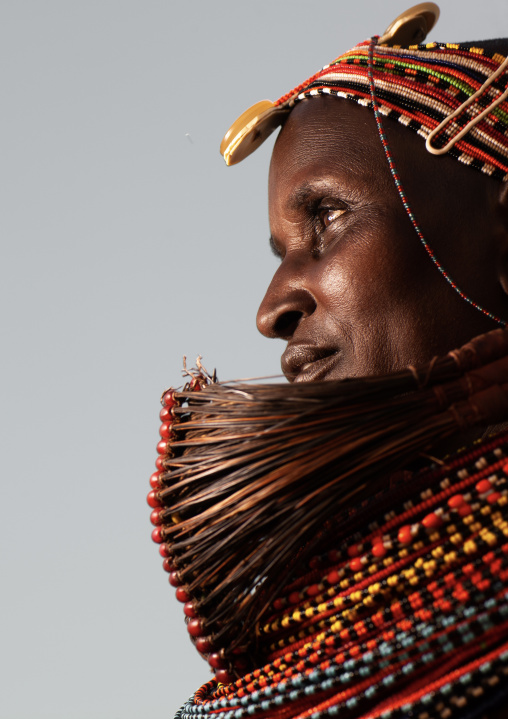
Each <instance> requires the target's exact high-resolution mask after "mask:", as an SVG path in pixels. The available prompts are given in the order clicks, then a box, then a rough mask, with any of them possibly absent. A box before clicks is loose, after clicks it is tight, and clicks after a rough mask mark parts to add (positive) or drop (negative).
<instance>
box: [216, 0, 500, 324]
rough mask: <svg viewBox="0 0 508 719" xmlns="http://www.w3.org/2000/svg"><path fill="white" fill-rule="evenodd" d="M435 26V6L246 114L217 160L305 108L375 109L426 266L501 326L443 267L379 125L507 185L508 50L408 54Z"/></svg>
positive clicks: (409, 14)
mask: <svg viewBox="0 0 508 719" xmlns="http://www.w3.org/2000/svg"><path fill="white" fill-rule="evenodd" d="M438 17H439V8H438V6H437V5H435V4H434V3H421V4H420V5H415V6H414V7H412V8H410V9H409V10H406V12H404V13H402V15H400V16H399V17H398V18H396V19H395V20H394V22H393V23H392V24H391V25H390V26H389V27H388V29H387V30H386V31H385V33H384V34H383V35H382V36H381V37H379V36H374V37H372V38H371V39H370V40H366V41H365V42H362V43H360V44H359V45H357V46H356V47H354V48H353V49H352V50H349V51H348V52H346V53H344V54H343V55H340V56H339V57H338V58H337V59H336V60H334V61H333V62H331V63H330V64H329V65H325V67H324V68H323V69H322V70H320V71H319V72H317V73H316V74H315V75H312V76H311V77H310V78H309V79H308V80H306V81H305V82H303V83H302V84H300V85H298V86H297V87H295V88H294V89H293V90H291V92H289V93H287V94H285V95H283V96H282V97H281V98H279V99H278V100H277V101H276V102H271V101H270V100H262V101H261V102H258V103H257V104H255V105H253V106H252V107H251V108H249V109H248V110H246V112H244V113H243V114H242V115H240V117H239V118H238V119H237V120H236V121H235V122H234V123H233V125H232V126H231V127H230V129H229V130H228V132H227V133H226V135H225V136H224V138H223V140H222V143H221V147H220V151H221V153H222V154H223V156H224V159H225V160H226V163H227V164H228V165H233V164H235V163H237V162H240V161H241V160H243V159H244V158H245V157H247V155H250V154H251V153H252V152H254V150H255V149H256V148H257V147H259V145H261V144H262V143H263V142H264V140H266V138H267V137H268V136H269V135H270V134H271V133H272V132H273V131H274V130H275V129H276V128H277V127H278V126H279V125H281V124H282V123H283V122H284V119H285V118H286V116H287V115H288V114H289V112H291V110H292V108H293V107H294V105H295V104H296V103H297V102H299V101H301V100H304V99H306V98H311V97H316V96H323V95H330V96H335V97H339V98H344V99H346V100H352V101H354V102H356V103H358V104H359V105H363V106H364V107H368V108H370V109H372V111H373V112H374V115H375V118H376V124H377V127H378V131H379V136H380V139H381V143H382V146H383V150H384V152H385V155H386V159H387V161H388V166H389V168H390V173H391V175H392V178H393V181H394V183H395V187H396V188H397V192H398V193H399V196H400V199H401V201H402V204H403V206H404V209H405V211H406V213H407V215H408V217H409V220H410V221H411V224H412V225H413V228H414V230H415V232H416V234H417V236H418V238H419V240H420V242H421V244H422V245H423V247H424V248H425V250H426V252H427V254H428V255H429V257H430V259H431V260H432V262H433V263H434V265H435V266H436V267H437V269H438V270H439V272H440V273H441V275H442V276H443V277H444V279H445V280H446V281H447V282H448V284H449V285H450V286H451V288H452V289H453V290H454V291H455V292H456V293H457V294H458V295H459V296H460V297H461V298H462V299H463V300H465V301H466V302H467V303H468V304H469V305H471V307H473V308H474V309H476V310H478V311H479V312H481V313H482V314H483V315H485V316H486V317H488V318H489V319H491V320H493V321H494V322H496V323H497V324H500V325H502V326H505V325H506V321H505V320H504V319H502V318H500V317H498V316H497V315H495V314H493V313H492V312H490V311H489V310H488V309H486V308H485V307H482V306H481V305H479V304H478V303H477V302H476V301H475V300H474V299H473V298H471V297H470V296H469V295H468V294H467V293H466V292H463V291H462V289H461V288H460V287H459V285H458V284H457V283H456V282H455V281H454V279H453V278H452V277H451V276H450V274H449V273H448V272H447V270H446V269H445V268H444V267H443V266H442V264H441V263H440V261H439V259H438V258H437V256H436V254H435V252H434V251H433V249H432V248H431V246H430V245H429V243H428V242H427V240H426V238H425V236H424V234H423V231H422V229H421V227H420V225H419V224H418V221H417V219H416V217H415V215H414V213H413V210H412V208H411V206H410V203H409V200H408V197H407V195H406V193H405V190H404V187H403V185H402V180H401V177H400V174H399V173H398V171H397V167H396V165H395V162H394V159H393V156H392V153H391V150H390V147H389V145H388V140H387V137H386V134H385V132H384V129H383V124H382V117H383V116H386V117H389V118H392V119H395V120H397V121H398V122H399V123H401V124H402V125H403V126H404V127H407V128H409V129H410V130H412V131H413V132H416V133H417V134H418V135H419V136H420V137H422V138H423V139H425V145H426V148H427V150H428V151H429V152H430V153H431V154H433V155H443V154H448V155H450V156H451V157H454V158H455V159H457V160H459V161H460V162H462V163H464V164H465V165H468V166H470V167H473V168H474V169H476V170H480V171H481V172H483V173H485V174H486V175H488V176H490V177H493V178H495V179H497V180H501V181H507V180H508V57H505V56H504V55H502V54H501V53H500V52H499V51H498V49H499V47H502V48H504V47H506V41H504V40H499V41H487V42H483V43H475V44H474V45H472V44H470V43H468V44H463V45H462V44H458V43H444V44H443V43H436V42H432V43H428V44H413V43H414V42H415V41H416V42H420V43H421V41H423V40H424V39H425V37H426V35H427V33H428V32H429V30H431V29H432V27H433V26H434V24H435V22H436V20H437V18H438Z"/></svg>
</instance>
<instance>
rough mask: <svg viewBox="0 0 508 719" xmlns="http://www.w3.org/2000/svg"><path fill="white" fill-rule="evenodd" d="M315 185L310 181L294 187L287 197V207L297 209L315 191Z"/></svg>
mask: <svg viewBox="0 0 508 719" xmlns="http://www.w3.org/2000/svg"><path fill="white" fill-rule="evenodd" d="M315 191H316V187H315V185H314V184H311V183H310V182H305V183H303V185H300V186H299V187H296V188H295V189H294V190H293V191H292V193H291V194H290V195H289V197H288V199H287V203H286V204H287V207H288V209H289V210H297V209H298V208H299V207H301V205H304V204H306V203H307V202H308V200H309V198H310V197H311V196H312V195H313V194H314V193H315Z"/></svg>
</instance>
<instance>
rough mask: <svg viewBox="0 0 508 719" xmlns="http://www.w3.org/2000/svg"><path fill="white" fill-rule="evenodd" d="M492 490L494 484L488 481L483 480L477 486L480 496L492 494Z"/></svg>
mask: <svg viewBox="0 0 508 719" xmlns="http://www.w3.org/2000/svg"><path fill="white" fill-rule="evenodd" d="M491 489H492V482H490V480H488V479H482V480H481V481H480V482H478V484H477V485H476V491H477V492H479V494H484V492H490V490H491Z"/></svg>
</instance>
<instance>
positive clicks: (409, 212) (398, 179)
mask: <svg viewBox="0 0 508 719" xmlns="http://www.w3.org/2000/svg"><path fill="white" fill-rule="evenodd" d="M376 39H377V38H375V37H374V38H372V40H371V42H370V45H369V65H368V78H369V85H370V96H371V100H372V109H373V111H374V116H375V118H376V125H377V128H378V132H379V137H380V140H381V144H382V146H383V150H384V152H385V155H386V159H387V161H388V166H389V168H390V173H391V175H392V178H393V181H394V183H395V187H396V188H397V192H398V193H399V197H400V199H401V201H402V204H403V206H404V209H405V210H406V212H407V215H408V217H409V220H410V221H411V224H412V225H413V228H414V230H415V232H416V234H417V235H418V239H419V240H420V242H421V243H422V245H423V247H424V248H425V251H426V252H427V254H428V255H429V257H430V259H431V260H432V262H433V263H434V265H435V266H436V267H437V269H438V270H439V272H440V273H441V274H442V276H443V277H444V278H445V280H446V281H447V282H448V284H449V285H450V287H451V288H452V289H453V290H455V292H457V294H458V295H459V296H460V297H461V298H462V299H463V300H464V301H465V302H467V303H468V304H470V305H471V307H474V309H475V310H478V311H479V312H481V313H482V314H484V315H485V316H486V317H489V318H490V319H491V320H494V322H497V323H498V324H500V325H501V326H503V327H504V326H505V325H506V322H505V320H502V319H501V318H500V317H497V316H496V315H494V314H492V313H491V312H489V311H488V310H486V309H485V308H484V307H482V306H481V305H479V304H478V303H477V302H475V301H474V300H472V299H471V298H470V297H468V295H466V294H465V293H464V292H463V291H462V290H461V289H460V287H458V285H457V284H456V283H455V282H454V281H453V279H452V278H451V277H450V275H449V274H448V272H447V271H446V270H445V268H444V267H443V265H442V264H441V263H440V262H439V260H438V258H437V257H436V255H435V253H434V251H433V250H432V248H431V247H430V246H429V244H428V242H427V241H426V239H425V237H424V234H423V232H422V230H421V228H420V225H419V224H418V222H417V220H416V217H415V215H414V212H413V210H412V209H411V206H410V204H409V200H408V198H407V195H406V193H405V191H404V187H403V185H402V180H401V177H400V174H399V173H398V172H397V168H396V166H395V162H394V159H393V155H392V152H391V150H390V146H389V144H388V140H387V138H386V134H385V132H384V129H383V123H382V119H381V112H380V110H379V105H378V102H377V99H376V88H375V83H374V47H375V44H376Z"/></svg>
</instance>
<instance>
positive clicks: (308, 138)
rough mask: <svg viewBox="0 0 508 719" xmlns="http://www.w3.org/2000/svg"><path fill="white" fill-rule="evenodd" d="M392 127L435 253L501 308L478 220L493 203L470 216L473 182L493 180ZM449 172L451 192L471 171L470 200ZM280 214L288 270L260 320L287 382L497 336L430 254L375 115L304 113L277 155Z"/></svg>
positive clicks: (330, 105) (310, 109)
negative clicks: (276, 341)
mask: <svg viewBox="0 0 508 719" xmlns="http://www.w3.org/2000/svg"><path fill="white" fill-rule="evenodd" d="M385 123H386V125H390V132H389V140H390V144H391V146H392V150H393V154H394V157H395V161H396V163H397V164H398V166H399V169H400V170H401V176H402V180H403V183H404V184H405V185H406V191H407V193H408V195H409V199H410V202H411V203H412V204H413V208H414V210H415V213H416V214H417V217H418V221H419V223H420V225H421V227H422V229H423V232H424V234H426V236H427V240H428V242H429V244H430V245H431V247H432V248H433V249H434V251H435V252H436V254H437V255H438V257H440V258H441V259H442V262H443V264H445V267H446V269H447V270H448V272H449V273H450V274H451V275H452V277H453V278H454V279H455V278H457V279H456V281H457V282H459V279H460V281H461V282H462V285H463V286H464V289H465V290H466V291H467V292H468V293H469V294H470V295H472V296H473V297H474V298H475V299H478V301H481V300H483V301H484V302H485V304H488V303H489V302H490V304H491V305H492V304H493V303H494V300H493V299H492V298H490V297H488V298H486V300H484V299H483V296H484V295H485V285H486V283H485V278H488V276H489V273H490V274H491V275H492V282H491V289H492V292H493V291H494V290H493V288H494V286H495V285H496V280H495V274H494V267H493V263H492V262H490V260H489V254H488V253H489V252H492V246H491V243H489V233H488V227H487V226H486V225H487V223H485V216H484V214H483V213H481V212H478V208H479V207H481V202H482V201H483V198H478V197H476V199H477V203H476V208H475V209H476V212H472V211H470V208H469V211H466V212H465V211H464V206H463V205H464V204H465V202H466V201H467V202H468V201H469V199H468V198H469V194H471V193H469V189H468V188H469V185H468V183H471V184H473V185H475V186H476V184H477V183H478V181H481V182H483V185H486V180H485V179H484V178H483V177H481V176H479V180H478V179H477V178H476V175H475V173H474V172H473V171H472V170H470V169H469V170H468V169H466V168H462V167H459V166H458V163H457V162H456V161H455V160H453V159H451V158H440V159H439V160H436V159H435V158H433V157H431V156H430V155H427V153H426V151H425V148H424V145H423V143H422V141H421V140H420V139H419V138H416V137H414V136H413V135H412V134H411V132H409V131H408V130H405V129H402V128H399V127H398V126H397V125H396V123H393V121H392V122H389V121H385ZM439 163H441V164H439ZM456 166H457V167H456ZM438 171H441V172H445V171H446V173H450V174H451V177H452V181H453V180H454V173H456V172H458V173H459V177H460V181H461V182H463V174H461V173H465V174H464V176H465V178H466V180H465V182H466V184H467V185H468V186H467V187H465V188H463V189H464V192H463V193H462V194H461V196H458V197H455V196H454V193H453V190H454V189H455V188H454V187H453V186H451V187H449V186H447V183H446V182H444V181H443V179H442V178H440V177H439V176H438V175H437V172H438ZM429 173H430V175H431V176H430V177H429ZM468 173H469V174H470V175H472V176H473V180H469V176H468ZM478 175H479V173H478ZM483 185H481V187H483ZM446 187H448V190H446V189H444V188H446ZM484 194H486V191H485V192H484ZM464 198H466V199H464ZM269 216H270V228H271V239H270V242H271V245H272V249H273V250H274V252H275V253H276V254H277V256H278V257H280V260H281V263H280V266H279V268H278V270H277V272H276V273H275V275H274V277H273V280H272V282H271V284H270V286H269V288H268V290H267V293H266V295H265V297H264V299H263V302H262V303H261V306H260V308H259V312H258V319H257V322H258V328H259V330H260V331H261V332H262V333H263V334H265V335H266V336H268V337H278V338H281V339H283V340H285V341H286V342H287V347H286V349H285V351H284V353H283V355H282V360H281V363H282V369H283V371H284V374H285V375H286V377H287V378H288V379H289V380H290V381H309V380H322V379H339V378H344V377H351V376H359V375H368V374H383V373H385V372H389V371H391V370H394V369H399V368H401V367H404V366H407V365H409V364H415V363H419V362H424V361H427V360H428V359H430V358H431V357H432V356H434V355H436V354H443V353H444V352H446V351H448V350H450V349H452V348H454V347H455V346H458V345H461V344H463V343H464V342H466V341H467V340H468V339H470V338H471V337H472V336H474V335H476V334H479V333H481V332H483V331H487V330H489V329H492V328H493V327H494V326H495V325H494V323H493V322H491V321H490V320H487V319H486V318H485V317H483V316H482V315H480V314H479V313H478V312H477V311H475V310H473V309H472V308H471V307H469V306H468V305H467V304H466V303H465V302H464V301H463V300H462V299H461V298H460V297H459V296H458V295H457V294H456V293H455V292H454V291H453V290H452V289H451V288H450V287H449V286H448V284H447V283H446V281H445V280H444V279H443V278H442V277H441V275H440V273H439V271H438V270H437V268H436V267H435V265H434V264H433V262H432V261H431V259H430V258H429V257H428V256H427V253H426V251H425V250H424V248H423V247H422V245H421V243H420V241H419V239H418V237H417V235H416V233H415V231H414V229H413V226H412V225H411V222H410V221H409V219H408V216H407V214H406V211H405V210H404V208H403V206H402V203H401V200H400V198H399V195H398V193H397V190H396V188H395V185H394V183H393V180H392V178H391V175H390V172H389V169H388V164H387V161H386V157H385V154H384V151H383V149H382V146H381V143H380V139H379V136H378V132H377V128H376V124H375V120H374V116H373V114H372V113H371V112H370V111H369V110H367V109H365V108H362V107H359V106H357V105H355V104H354V103H352V102H347V101H344V100H338V99H337V98H324V97H323V98H313V99H311V100H308V101H304V102H302V103H300V104H299V105H297V106H296V107H295V109H294V110H293V111H292V112H291V114H290V115H289V118H288V120H287V122H286V125H285V126H284V128H283V130H282V132H281V134H280V136H279V138H278V139H277V142H276V145H275V149H274V153H273V157H272V163H271V167H270V178H269ZM478 216H479V217H478ZM480 222H483V225H482V226H481V227H482V230H481V231H480V229H479V224H480ZM480 237H481V239H482V242H479V238H480ZM458 241H460V252H458V251H457V248H456V243H457V242H458ZM489 262H490V264H489ZM479 263H481V266H482V271H483V272H484V273H485V277H484V278H480V279H481V281H479V280H478V277H477V276H478V272H477V268H478V266H479ZM472 270H474V272H472ZM476 285H477V286H476ZM496 286H497V285H496ZM498 294H499V301H501V295H502V294H503V293H502V292H501V290H499V292H498ZM496 301H497V296H496Z"/></svg>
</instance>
